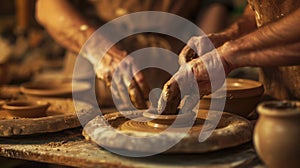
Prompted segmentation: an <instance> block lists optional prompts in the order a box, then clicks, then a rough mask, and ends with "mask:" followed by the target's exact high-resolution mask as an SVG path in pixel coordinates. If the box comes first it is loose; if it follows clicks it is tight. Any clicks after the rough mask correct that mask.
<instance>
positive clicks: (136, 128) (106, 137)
mask: <svg viewBox="0 0 300 168" xmlns="http://www.w3.org/2000/svg"><path fill="white" fill-rule="evenodd" d="M144 112H145V111H128V112H127V113H124V112H122V114H121V113H119V112H116V113H111V114H107V115H104V116H103V117H100V116H97V117H95V118H94V119H93V120H91V121H90V122H88V123H87V124H86V126H85V127H84V130H83V135H84V136H85V138H86V139H88V140H91V141H94V142H96V143H98V144H99V143H101V144H100V145H101V146H104V147H108V148H114V149H121V150H129V151H134V152H145V153H148V152H157V150H159V149H155V148H154V147H153V146H155V145H157V144H162V142H163V143H164V144H168V143H171V144H172V143H173V142H174V138H175V137H176V136H177V135H178V133H179V132H180V130H181V129H182V128H184V127H172V128H168V127H155V126H153V125H151V124H149V118H146V117H143V113H144ZM216 114H220V113H219V112H216V113H214V112H212V113H210V115H209V118H210V119H209V120H208V124H207V125H205V130H209V129H213V128H214V126H213V125H212V124H211V122H210V121H213V120H214V118H216V117H217V115H216ZM128 118H131V120H129V119H128ZM206 118H207V110H200V111H199V112H198V114H197V117H196V119H195V122H194V124H193V126H192V128H191V129H189V131H188V133H187V134H185V136H184V137H183V139H181V141H180V142H179V143H177V144H176V145H175V146H173V147H172V148H170V149H169V150H168V151H166V153H205V152H210V151H216V150H220V149H224V148H229V147H234V146H237V145H240V144H243V143H245V142H248V141H250V140H251V138H252V131H253V128H252V125H251V124H250V122H249V121H248V120H247V119H245V118H243V117H240V116H237V115H234V114H231V113H226V112H223V113H222V117H221V119H220V122H219V123H218V125H217V127H216V129H214V130H213V131H212V134H211V135H210V137H209V138H208V139H206V141H204V142H201V143H200V142H199V141H198V138H199V133H200V131H201V130H202V129H203V124H204V122H205V119H206ZM112 128H114V129H112ZM165 129H169V131H170V132H168V133H167V134H166V135H164V136H163V137H162V139H152V138H151V136H155V135H157V134H158V133H161V132H162V131H164V130H165ZM116 130H117V131H116ZM124 136H136V137H141V138H143V137H144V138H143V143H145V144H138V143H141V142H139V141H124ZM141 145H142V146H143V149H141V148H139V147H140V146H141Z"/></svg>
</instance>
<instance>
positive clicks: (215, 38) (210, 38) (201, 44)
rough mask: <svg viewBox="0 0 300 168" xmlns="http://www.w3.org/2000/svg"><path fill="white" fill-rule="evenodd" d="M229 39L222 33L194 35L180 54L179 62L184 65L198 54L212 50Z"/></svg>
mask: <svg viewBox="0 0 300 168" xmlns="http://www.w3.org/2000/svg"><path fill="white" fill-rule="evenodd" d="M227 40H228V38H227V36H226V35H225V34H222V33H213V34H209V35H207V36H195V37H192V38H191V39H190V40H189V41H188V42H187V45H186V46H185V47H184V48H183V49H182V50H181V53H180V54H179V64H180V65H182V64H185V63H187V62H189V61H191V60H192V59H195V58H198V57H199V56H198V55H200V56H201V55H204V54H206V53H208V52H210V51H212V50H213V49H215V48H217V47H219V46H221V45H223V44H224V43H225V42H226V41H227Z"/></svg>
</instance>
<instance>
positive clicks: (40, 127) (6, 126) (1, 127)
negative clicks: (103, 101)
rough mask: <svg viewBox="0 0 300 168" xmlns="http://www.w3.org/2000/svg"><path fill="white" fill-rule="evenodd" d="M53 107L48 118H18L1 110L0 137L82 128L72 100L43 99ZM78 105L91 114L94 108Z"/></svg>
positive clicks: (50, 108) (88, 105) (87, 105)
mask: <svg viewBox="0 0 300 168" xmlns="http://www.w3.org/2000/svg"><path fill="white" fill-rule="evenodd" d="M43 101H47V102H49V103H50V104H51V105H50V106H49V108H48V109H47V112H46V116H45V117H40V118H18V117H13V116H11V115H10V114H8V113H7V112H6V111H5V110H3V109H1V110H0V137H9V136H15V135H30V134H37V133H48V132H57V131H61V130H65V129H69V128H75V127H79V126H80V122H79V121H78V118H77V115H76V112H75V109H74V105H73V101H72V99H54V98H53V99H50V98H49V99H48V98H47V99H43ZM76 103H78V106H77V107H78V108H79V110H80V111H81V112H82V113H84V111H86V112H89V111H90V110H91V109H92V106H91V105H90V104H88V103H85V102H76Z"/></svg>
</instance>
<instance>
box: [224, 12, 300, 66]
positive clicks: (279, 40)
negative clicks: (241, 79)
mask: <svg viewBox="0 0 300 168" xmlns="http://www.w3.org/2000/svg"><path fill="white" fill-rule="evenodd" d="M299 23H300V9H298V10H296V11H295V12H294V13H292V14H290V15H288V16H286V17H285V18H282V19H281V20H278V21H276V22H273V23H270V24H268V25H266V26H264V27H262V28H260V29H258V30H257V31H254V32H252V33H249V34H248V35H246V36H244V37H242V38H239V39H236V40H234V41H231V42H228V43H227V44H225V45H224V47H221V48H223V49H222V50H223V51H221V53H222V54H223V56H224V58H225V60H227V62H229V63H230V64H232V65H233V66H234V67H242V66H262V67H263V66H285V65H299V64H300V39H299V37H300V30H299V28H298V27H297V26H296V25H299Z"/></svg>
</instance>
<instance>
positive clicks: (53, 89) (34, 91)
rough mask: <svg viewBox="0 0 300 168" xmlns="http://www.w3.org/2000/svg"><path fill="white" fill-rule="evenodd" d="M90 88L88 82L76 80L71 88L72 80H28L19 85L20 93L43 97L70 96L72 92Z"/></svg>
mask: <svg viewBox="0 0 300 168" xmlns="http://www.w3.org/2000/svg"><path fill="white" fill-rule="evenodd" d="M88 89H90V84H89V83H86V82H77V83H76V87H75V88H72V82H30V83H25V84H23V85H22V86H21V88H20V90H21V92H22V93H24V94H26V95H30V96H43V97H71V96H72V91H73V92H81V91H85V90H88Z"/></svg>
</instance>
